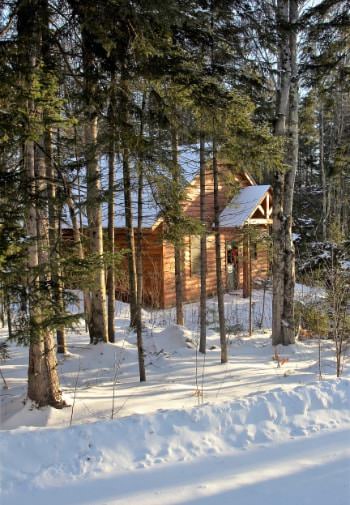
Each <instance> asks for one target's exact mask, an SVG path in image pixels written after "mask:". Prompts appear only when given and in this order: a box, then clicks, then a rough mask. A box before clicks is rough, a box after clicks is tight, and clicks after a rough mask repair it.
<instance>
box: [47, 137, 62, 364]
mask: <svg viewBox="0 0 350 505" xmlns="http://www.w3.org/2000/svg"><path fill="white" fill-rule="evenodd" d="M44 146H45V161H46V176H47V190H48V212H49V244H50V263H51V272H52V286H53V300H54V304H55V307H56V309H57V313H58V314H60V315H62V314H63V313H64V299H63V285H62V277H61V268H60V250H59V245H60V244H59V242H60V237H59V223H58V221H59V216H58V213H59V210H58V207H57V203H56V180H57V177H56V173H55V170H54V167H53V163H52V149H51V131H50V130H47V131H46V132H45V135H44ZM56 339H57V352H58V353H60V354H66V352H67V344H66V330H65V327H64V326H63V325H62V326H60V327H59V328H58V329H57V331H56Z"/></svg>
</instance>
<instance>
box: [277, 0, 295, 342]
mask: <svg viewBox="0 0 350 505" xmlns="http://www.w3.org/2000/svg"><path fill="white" fill-rule="evenodd" d="M297 22H298V0H289V23H290V31H289V46H290V68H291V80H290V88H289V117H288V149H287V164H288V170H287V172H286V174H285V184H284V198H283V207H284V208H283V211H284V242H285V249H284V251H285V252H284V255H285V259H284V265H285V266H284V297H283V312H282V328H281V330H282V343H283V344H284V345H289V344H294V342H295V328H294V286H295V249H294V243H293V236H292V224H293V196H294V186H295V177H296V172H297V167H298V156H299V141H298V106H299V99H298V64H297Z"/></svg>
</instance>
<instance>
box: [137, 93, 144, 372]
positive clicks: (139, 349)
mask: <svg viewBox="0 0 350 505" xmlns="http://www.w3.org/2000/svg"><path fill="white" fill-rule="evenodd" d="M144 109H145V93H144V94H143V98H142V107H141V121H140V144H141V153H138V167H137V168H138V190H137V240H136V274H137V299H136V312H137V320H136V336H137V352H138V361H139V375H140V382H144V381H145V380H146V369H145V356H144V349H143V339H142V297H143V268H142V239H143V235H142V218H143V202H142V199H143V154H142V143H143V115H144Z"/></svg>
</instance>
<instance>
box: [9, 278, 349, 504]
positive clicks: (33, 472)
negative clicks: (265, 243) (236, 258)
mask: <svg viewBox="0 0 350 505" xmlns="http://www.w3.org/2000/svg"><path fill="white" fill-rule="evenodd" d="M305 296H307V297H310V296H311V297H314V296H319V293H317V292H313V291H312V290H309V289H305V288H302V287H301V286H300V287H299V289H298V297H299V298H300V297H305ZM253 301H254V310H253V320H254V325H255V330H254V334H253V336H252V337H248V336H247V319H248V301H247V300H244V299H242V298H241V297H240V294H239V293H234V294H231V295H226V298H225V305H226V319H227V323H228V326H229V330H230V360H229V363H228V364H226V365H221V364H220V349H219V336H218V328H217V326H218V323H217V320H216V311H215V300H209V301H208V305H209V308H208V352H207V355H206V357H205V358H203V356H201V355H198V354H197V352H196V347H197V344H198V306H197V304H189V305H187V306H186V324H185V327H184V328H180V327H178V326H176V325H175V324H174V311H173V310H168V311H156V312H147V311H144V314H143V316H144V317H143V319H144V323H145V332H144V339H145V349H146V353H147V356H146V364H147V367H146V371H147V382H146V383H144V384H140V383H139V382H138V378H137V352H136V345H135V344H136V338H135V335H134V334H133V333H130V332H129V330H128V306H127V305H125V304H121V303H118V304H117V307H116V329H117V342H116V344H107V345H103V344H101V345H97V346H90V345H89V344H88V343H87V342H88V339H87V335H86V333H85V331H84V328H83V327H80V328H78V329H77V330H75V331H74V333H72V334H70V335H69V355H68V356H67V357H65V358H60V360H59V373H60V379H61V384H62V389H63V393H64V397H65V399H66V401H67V403H68V404H69V405H70V407H68V408H65V409H63V410H55V409H51V408H45V409H40V410H38V409H36V408H34V407H33V406H32V405H31V404H30V402H26V403H24V400H25V388H26V371H27V349H25V348H22V347H15V346H11V348H10V355H11V357H10V359H8V360H7V361H6V363H5V364H2V365H1V369H2V372H3V374H4V376H5V378H6V381H7V383H8V386H9V387H8V389H4V388H2V389H1V391H0V395H1V428H2V431H1V432H0V460H1V468H0V478H1V487H2V493H3V495H2V498H1V499H0V503H1V504H2V505H3V504H4V505H5V504H6V505H7V504H8V505H19V504H22V503H23V502H24V501H26V502H27V503H28V496H29V494H30V501H29V503H33V504H34V503H35V504H36V505H40V504H44V503H47V502H50V505H55V504H56V503H57V504H58V503H59V504H60V505H62V504H68V505H78V504H82V505H83V504H84V505H85V504H86V505H88V504H91V505H92V504H94V505H107V504H108V505H112V504H124V503H128V505H133V504H136V503H138V502H139V501H141V500H142V503H143V505H148V504H149V505H158V504H159V505H160V504H162V505H163V504H164V505H166V504H169V505H170V504H189V505H197V504H198V505H199V504H203V505H214V504H220V505H221V504H230V505H231V504H232V503H237V504H239V505H244V504H247V505H253V504H257V503H259V504H261V503H265V502H269V504H270V505H274V504H276V505H277V503H278V504H279V503H281V500H283V502H285V503H287V504H289V503H291V504H292V503H293V505H294V504H295V503H300V504H307V503H311V502H316V503H318V504H320V505H323V504H325V505H326V504H327V505H328V504H329V502H330V501H331V502H332V503H334V504H339V505H348V504H349V503H350V485H349V482H350V479H349V477H350V458H349V456H350V380H349V366H348V364H347V362H345V365H344V372H343V377H342V378H341V379H336V378H335V363H334V350H333V345H332V343H331V342H330V341H328V340H323V341H321V372H322V380H321V381H320V380H319V363H318V351H319V349H318V342H317V341H306V342H298V343H297V344H296V345H294V346H289V347H288V348H281V349H278V352H279V354H280V355H281V356H282V357H283V358H285V359H286V360H288V361H286V362H285V363H284V364H283V365H282V366H280V367H279V366H278V364H277V363H276V361H274V360H273V359H272V356H273V349H272V347H271V340H270V331H269V328H270V325H271V295H270V293H269V292H268V293H267V294H266V297H265V301H264V314H263V313H262V312H263V292H262V291H255V292H254V296H253ZM261 323H262V324H261ZM260 325H261V326H262V327H261V328H259V329H258V326H260ZM3 335H4V333H3ZM112 417H113V419H112ZM2 500H3V501H2Z"/></svg>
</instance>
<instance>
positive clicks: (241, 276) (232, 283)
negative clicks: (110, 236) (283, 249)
mask: <svg viewBox="0 0 350 505" xmlns="http://www.w3.org/2000/svg"><path fill="white" fill-rule="evenodd" d="M197 170H198V165H197ZM205 180H206V183H205V209H206V212H205V214H206V215H205V226H206V239H207V295H208V296H212V295H215V294H216V265H215V236H214V232H213V221H214V202H213V176H212V171H211V169H210V167H209V166H208V168H207V169H206V177H205ZM135 196H136V195H135ZM219 200H220V221H219V223H220V224H219V226H220V243H221V269H222V274H223V280H224V288H225V289H226V291H230V290H235V289H242V291H243V293H242V294H243V296H248V295H249V291H250V289H251V287H252V285H254V284H255V283H258V281H260V280H263V279H266V278H267V277H268V274H269V264H270V260H269V253H268V249H269V247H268V240H266V238H267V237H268V235H269V230H270V225H271V224H272V218H271V217H272V216H271V215H272V193H271V188H270V186H268V185H257V184H256V183H255V181H254V179H253V178H252V177H251V176H250V175H249V174H248V173H246V172H244V173H238V174H237V173H235V171H234V169H233V167H232V166H230V164H227V163H219ZM199 201H200V180H199V174H197V175H194V177H193V179H192V180H191V182H189V184H188V186H187V189H186V197H185V199H184V201H183V202H182V208H183V212H184V213H185V214H186V215H187V216H189V217H192V218H195V219H198V220H199V218H200V204H199ZM123 205H124V203H123V202H121V201H120V202H119V207H118V206H117V211H116V214H117V215H116V222H115V224H116V227H115V244H116V248H117V249H127V230H126V228H125V225H124V222H125V221H124V220H125V216H124V212H123ZM143 206H144V211H143V230H142V263H143V302H144V305H145V306H148V307H153V308H169V307H172V306H174V305H175V264H174V246H173V245H172V244H171V243H170V242H169V241H167V240H165V238H164V226H165V223H164V220H163V218H162V217H161V215H160V212H159V210H160V209H159V206H158V205H157V203H156V197H155V195H154V194H153V193H152V191H151V190H148V191H147V189H146V188H145V192H144V198H143ZM133 210H134V213H133V220H134V223H135V227H136V223H137V215H136V214H137V211H136V198H135V201H134V204H133ZM182 278H183V298H184V302H192V301H196V300H199V296H200V237H199V236H196V235H192V236H186V237H185V238H184V243H183V249H182ZM116 295H117V298H119V299H122V300H125V301H127V300H128V274H127V262H126V261H125V263H124V265H123V267H122V269H121V272H120V275H119V276H118V280H117V293H116Z"/></svg>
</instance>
